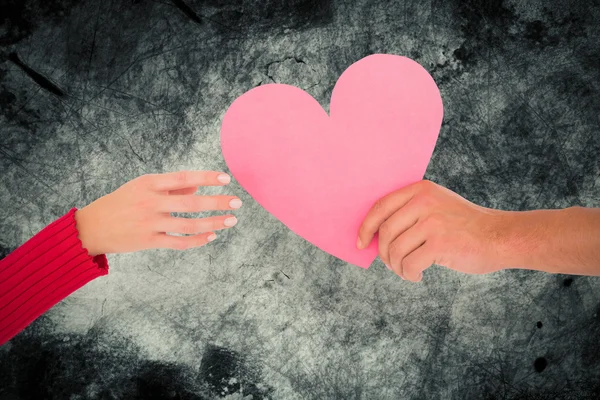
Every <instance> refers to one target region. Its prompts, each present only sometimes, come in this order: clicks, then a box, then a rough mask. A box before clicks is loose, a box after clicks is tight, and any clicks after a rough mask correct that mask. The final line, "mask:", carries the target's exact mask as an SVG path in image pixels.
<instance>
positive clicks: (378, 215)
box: [356, 182, 419, 249]
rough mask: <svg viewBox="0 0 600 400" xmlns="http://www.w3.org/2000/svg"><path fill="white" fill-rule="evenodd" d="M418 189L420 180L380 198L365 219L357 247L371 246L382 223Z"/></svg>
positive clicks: (359, 233)
mask: <svg viewBox="0 0 600 400" xmlns="http://www.w3.org/2000/svg"><path fill="white" fill-rule="evenodd" d="M418 189H419V182H418V183H416V184H412V185H409V186H406V187H404V188H402V189H400V190H397V191H395V192H393V193H391V194H388V195H387V196H385V197H383V198H381V199H379V200H378V201H377V202H376V203H375V204H374V205H373V207H372V208H371V210H370V211H369V212H368V213H367V216H366V217H365V219H364V220H363V223H362V225H361V227H360V229H359V232H358V241H357V243H356V245H357V247H358V248H359V249H364V248H366V247H367V246H369V244H370V243H371V240H373V235H375V232H377V230H378V229H379V227H380V226H381V224H382V223H383V222H384V221H385V220H387V219H388V218H389V217H390V216H391V215H392V214H394V213H395V212H396V211H398V209H400V208H402V207H403V206H404V205H406V204H407V203H408V202H409V201H410V200H411V199H412V198H413V197H414V196H415V194H416V193H417V191H418Z"/></svg>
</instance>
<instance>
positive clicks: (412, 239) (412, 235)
mask: <svg viewBox="0 0 600 400" xmlns="http://www.w3.org/2000/svg"><path fill="white" fill-rule="evenodd" d="M426 240H427V231H426V229H425V226H424V224H423V223H422V222H417V223H416V224H415V225H414V226H413V227H411V228H410V229H408V230H407V231H406V232H404V233H403V234H401V235H400V236H398V237H397V238H396V239H395V240H394V241H393V242H392V243H391V244H390V246H389V257H390V259H389V264H388V265H389V266H390V267H391V268H392V270H393V271H394V272H395V273H396V274H398V275H400V277H402V279H407V278H406V275H405V272H404V270H403V267H404V263H403V261H404V259H405V258H406V257H407V256H408V255H409V254H410V253H412V252H413V251H415V250H416V249H418V248H419V247H421V245H422V244H423V243H425V241H426Z"/></svg>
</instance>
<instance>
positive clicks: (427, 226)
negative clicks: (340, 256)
mask: <svg viewBox="0 0 600 400" xmlns="http://www.w3.org/2000/svg"><path fill="white" fill-rule="evenodd" d="M508 214H509V213H508V212H505V211H499V210H492V209H488V208H484V207H480V206H478V205H475V204H473V203H471V202H469V201H467V200H465V199H464V198H462V197H461V196H459V195H458V194H456V193H454V192H452V191H450V190H448V189H446V188H444V187H442V186H439V185H437V184H435V183H433V182H430V181H420V182H417V183H415V184H413V185H410V186H407V187H405V188H403V189H400V190H398V191H396V192H394V193H391V194H389V195H387V196H385V197H383V198H382V199H380V200H379V201H378V202H377V203H376V204H375V205H374V206H373V208H372V209H371V210H370V211H369V213H368V215H367V216H366V218H365V220H364V222H363V224H362V226H361V228H360V232H359V238H358V242H357V246H358V248H361V249H362V248H365V247H367V246H368V245H369V243H371V240H372V239H373V236H374V234H375V233H376V232H378V235H379V237H378V240H379V256H380V257H381V260H382V261H383V262H384V263H385V264H386V265H387V266H388V268H390V269H392V270H393V271H394V272H395V273H396V274H398V275H400V276H401V277H402V278H403V279H407V280H410V281H414V282H418V281H420V280H421V279H422V276H423V275H422V272H423V271H424V270H425V269H427V268H429V267H430V266H431V265H432V264H438V265H442V266H445V267H448V268H451V269H454V270H457V271H461V272H465V273H471V274H485V273H488V272H494V271H497V270H499V269H502V268H505V267H508V265H505V263H506V262H508V258H507V257H505V254H504V253H503V251H502V249H503V248H504V246H503V240H504V236H503V234H504V232H505V230H504V227H505V226H506V221H505V219H506V217H507V216H508Z"/></svg>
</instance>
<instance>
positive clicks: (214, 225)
mask: <svg viewBox="0 0 600 400" xmlns="http://www.w3.org/2000/svg"><path fill="white" fill-rule="evenodd" d="M224 226H225V222H224V220H222V219H215V220H213V221H211V223H210V224H209V226H208V227H209V228H210V230H212V231H214V230H216V229H221V228H223V227H224Z"/></svg>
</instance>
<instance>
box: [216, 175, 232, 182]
mask: <svg viewBox="0 0 600 400" xmlns="http://www.w3.org/2000/svg"><path fill="white" fill-rule="evenodd" d="M217 180H218V181H219V182H221V183H229V182H231V177H230V176H229V175H227V174H221V175H219V176H217Z"/></svg>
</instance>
